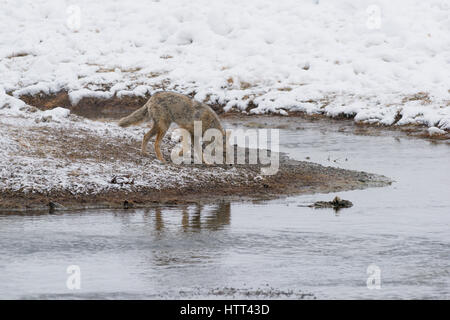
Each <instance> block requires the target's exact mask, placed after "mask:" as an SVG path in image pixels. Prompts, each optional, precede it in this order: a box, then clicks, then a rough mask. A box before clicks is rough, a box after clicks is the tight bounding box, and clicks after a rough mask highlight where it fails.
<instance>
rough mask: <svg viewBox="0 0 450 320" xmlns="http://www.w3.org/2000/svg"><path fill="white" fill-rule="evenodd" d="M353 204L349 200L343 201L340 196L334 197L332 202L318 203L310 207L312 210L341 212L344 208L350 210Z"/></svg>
mask: <svg viewBox="0 0 450 320" xmlns="http://www.w3.org/2000/svg"><path fill="white" fill-rule="evenodd" d="M352 206H353V203H352V202H351V201H349V200H342V199H341V198H339V197H338V196H336V197H334V199H333V200H332V201H316V202H314V204H312V205H310V207H312V208H333V209H335V210H339V209H342V208H350V207H352Z"/></svg>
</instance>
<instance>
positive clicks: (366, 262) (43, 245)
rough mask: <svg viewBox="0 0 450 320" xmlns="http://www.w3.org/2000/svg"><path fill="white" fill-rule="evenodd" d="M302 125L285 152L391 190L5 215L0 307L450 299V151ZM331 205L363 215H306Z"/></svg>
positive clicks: (283, 136)
mask: <svg viewBox="0 0 450 320" xmlns="http://www.w3.org/2000/svg"><path fill="white" fill-rule="evenodd" d="M299 121H300V120H299ZM301 126H302V127H303V128H304V129H303V130H290V129H285V130H282V131H281V132H280V150H281V151H284V152H287V153H289V155H290V156H291V157H293V158H296V159H299V160H305V158H306V157H309V158H310V160H311V161H314V162H318V163H321V164H324V165H334V166H339V167H343V168H349V169H356V170H364V171H368V172H372V173H379V174H383V175H386V176H388V177H390V178H392V179H394V180H395V181H396V182H395V183H393V184H392V185H391V186H389V187H385V188H371V189H366V190H358V191H349V192H339V193H333V194H315V195H303V196H293V197H288V198H282V199H278V200H273V201H264V202H257V203H252V202H237V203H227V202H222V203H217V204H214V205H204V206H197V205H189V206H161V207H155V208H152V209H146V210H115V211H111V210H92V211H83V212H67V213H56V214H0V298H3V299H5V298H31V299H33V298H99V299H103V298H124V299H133V298H138V299H139V298H150V299H152V298H225V299H228V298H272V299H273V298H275V299H277V298H283V299H284V298H287V299H299V298H306V299H310V298H319V299H320V298H344V299H353V298H369V299H372V298H446V299H448V298H450V250H449V249H450V192H449V191H450V148H449V146H448V145H445V144H436V143H430V142H428V141H424V140H418V139H410V138H407V137H403V136H401V135H399V134H393V133H388V134H387V133H386V134H382V135H378V136H365V135H354V134H351V133H346V132H339V131H338V130H337V128H336V127H333V125H331V126H329V127H327V126H326V125H320V124H319V125H318V124H311V123H302V124H301ZM334 195H339V196H340V197H341V198H344V199H348V200H351V201H352V202H353V204H354V206H353V207H352V208H349V209H342V210H341V211H339V212H334V211H333V210H332V209H311V208H308V207H306V205H308V204H310V203H312V202H314V201H317V200H331V199H332V198H333V197H334ZM72 265H75V266H77V267H78V268H79V269H74V270H75V271H74V272H75V273H74V274H68V273H67V268H68V267H69V266H72ZM370 265H373V266H372V267H370V268H369V273H368V267H369V266H370ZM78 271H79V273H78ZM78 275H79V277H77V276H78ZM368 277H371V278H370V279H375V280H373V281H369V286H368V285H367V281H368ZM68 279H69V280H73V279H75V281H73V282H72V281H69V283H68V284H67V280H68ZM77 279H79V280H80V281H79V282H77ZM378 280H379V281H378ZM77 284H80V288H79V289H77ZM378 284H379V286H378ZM369 288H371V289H369ZM377 288H379V289H377Z"/></svg>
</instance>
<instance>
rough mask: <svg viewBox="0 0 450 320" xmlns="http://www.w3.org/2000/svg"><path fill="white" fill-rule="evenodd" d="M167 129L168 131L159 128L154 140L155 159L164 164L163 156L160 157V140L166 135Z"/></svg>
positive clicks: (164, 128)
mask: <svg viewBox="0 0 450 320" xmlns="http://www.w3.org/2000/svg"><path fill="white" fill-rule="evenodd" d="M167 129H168V128H166V127H163V128H160V129H159V131H158V134H157V135H156V139H155V152H156V157H157V158H158V159H159V161H161V162H166V161H165V160H164V158H163V156H162V153H161V149H160V146H161V141H162V138H163V137H164V135H165V134H166V132H167Z"/></svg>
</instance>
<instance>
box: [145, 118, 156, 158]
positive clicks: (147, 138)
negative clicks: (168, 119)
mask: <svg viewBox="0 0 450 320" xmlns="http://www.w3.org/2000/svg"><path fill="white" fill-rule="evenodd" d="M158 131H159V128H158V126H157V125H156V124H155V125H154V126H153V127H152V128H151V129H150V131H149V132H147V133H146V134H145V135H144V138H143V139H142V146H141V154H142V155H146V154H147V144H148V141H149V140H150V139H151V138H152V137H153V136H154V135H155V134H157V133H158Z"/></svg>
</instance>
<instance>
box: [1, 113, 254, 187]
mask: <svg viewBox="0 0 450 320" xmlns="http://www.w3.org/2000/svg"><path fill="white" fill-rule="evenodd" d="M144 131H145V128H142V127H130V128H125V129H124V128H121V127H119V126H117V124H114V123H104V122H98V121H91V120H86V119H83V118H81V117H78V116H75V115H71V114H70V111H69V110H68V109H63V108H55V109H53V110H48V111H39V110H36V109H34V108H31V109H30V107H29V106H27V105H25V104H23V105H22V106H20V107H16V108H12V107H8V108H3V109H1V110H0V146H1V147H0V191H4V190H7V191H11V192H17V191H18V192H24V193H44V194H45V193H48V194H50V193H54V192H60V191H61V192H70V193H72V194H101V193H104V192H107V191H113V190H126V191H136V190H140V189H142V188H147V189H155V190H160V189H170V188H183V187H186V186H188V185H191V186H194V185H198V184H201V183H206V182H210V181H217V182H218V183H219V182H222V183H228V184H241V183H244V184H245V183H246V182H247V181H248V180H253V178H256V177H257V176H258V175H254V176H251V172H244V171H243V170H239V169H236V168H232V169H228V170H225V169H223V168H221V167H208V168H206V169H205V168H204V169H201V168H193V167H192V166H190V167H188V166H184V167H183V166H176V165H164V164H162V163H161V162H160V161H159V160H157V159H155V157H154V156H153V155H152V156H151V157H143V156H141V155H140V154H139V150H140V141H141V140H142V136H143V132H144ZM147 131H148V129H147ZM168 145H170V147H173V144H172V143H170V141H169V138H166V140H165V142H164V144H163V146H162V150H163V152H164V153H168V152H167V149H168V148H169V147H168ZM114 177H116V178H115V179H114ZM258 178H259V179H262V178H261V177H258ZM113 179H114V180H113Z"/></svg>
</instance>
